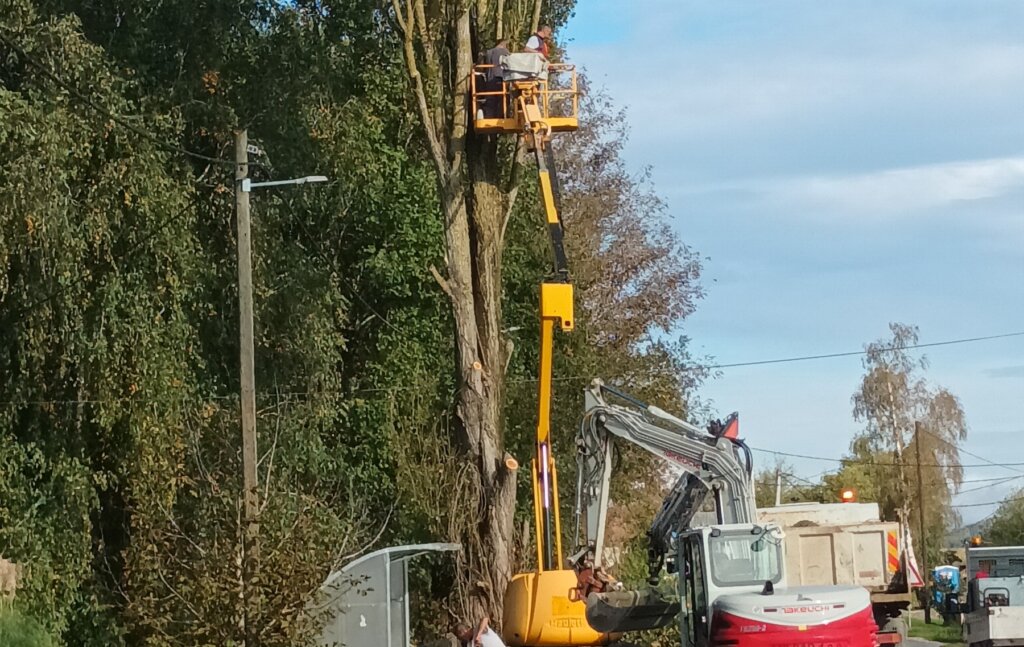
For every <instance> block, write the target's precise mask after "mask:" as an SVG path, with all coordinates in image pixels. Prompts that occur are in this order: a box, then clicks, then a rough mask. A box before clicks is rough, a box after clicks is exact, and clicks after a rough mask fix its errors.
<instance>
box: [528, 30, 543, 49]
mask: <svg viewBox="0 0 1024 647" xmlns="http://www.w3.org/2000/svg"><path fill="white" fill-rule="evenodd" d="M526 46H527V47H529V48H530V49H533V50H537V51H538V52H539V51H540V37H539V36H537V34H534V35H533V36H530V39H529V40H527V41H526Z"/></svg>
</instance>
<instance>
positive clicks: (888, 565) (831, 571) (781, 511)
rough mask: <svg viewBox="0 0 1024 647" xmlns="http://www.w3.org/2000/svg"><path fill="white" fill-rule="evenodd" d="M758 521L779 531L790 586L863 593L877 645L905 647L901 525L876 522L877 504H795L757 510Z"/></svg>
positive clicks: (906, 590) (908, 595)
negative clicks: (838, 587)
mask: <svg viewBox="0 0 1024 647" xmlns="http://www.w3.org/2000/svg"><path fill="white" fill-rule="evenodd" d="M758 520H759V521H760V522H761V523H774V524H777V525H778V526H780V527H781V528H782V529H783V532H784V533H785V535H786V541H785V561H786V572H787V573H788V575H789V582H790V584H793V585H804V586H807V585H810V586H823V585H824V586H828V585H839V584H845V585H855V586H862V587H864V588H865V589H867V590H868V592H869V593H870V596H871V609H872V613H873V615H874V619H875V623H876V624H877V625H878V641H879V643H880V644H883V645H884V644H890V645H892V644H899V643H901V642H903V640H904V639H905V638H906V635H907V623H906V620H905V619H904V617H903V616H904V613H905V612H906V611H907V610H908V609H909V608H910V603H911V599H912V591H911V587H910V586H909V584H908V580H907V577H906V569H905V568H904V564H905V558H904V552H903V541H902V537H903V533H902V529H901V527H900V524H899V523H896V522H888V521H880V515H879V510H878V504H877V503H794V504H787V505H781V506H776V507H772V508H761V509H759V510H758Z"/></svg>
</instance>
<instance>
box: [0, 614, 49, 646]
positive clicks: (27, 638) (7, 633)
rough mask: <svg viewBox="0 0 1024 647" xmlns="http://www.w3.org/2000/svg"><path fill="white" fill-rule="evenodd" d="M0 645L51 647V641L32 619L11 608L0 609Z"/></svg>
mask: <svg viewBox="0 0 1024 647" xmlns="http://www.w3.org/2000/svg"><path fill="white" fill-rule="evenodd" d="M0 645H3V646H4V647H53V641H51V640H50V637H49V636H48V635H47V634H46V632H45V631H44V630H43V628H42V627H40V626H39V624H38V623H36V622H35V621H34V620H32V619H31V618H29V617H27V616H23V615H21V614H20V613H18V612H17V611H14V610H13V609H0Z"/></svg>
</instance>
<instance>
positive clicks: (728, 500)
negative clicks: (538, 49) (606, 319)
mask: <svg viewBox="0 0 1024 647" xmlns="http://www.w3.org/2000/svg"><path fill="white" fill-rule="evenodd" d="M501 67H502V70H501V72H502V74H501V81H500V83H498V84H497V85H496V86H495V84H493V83H488V82H487V81H486V79H487V78H488V77H491V78H493V76H494V75H493V74H492V72H493V70H491V68H490V66H488V65H478V66H475V67H474V70H473V74H472V76H471V79H470V84H471V85H470V88H471V95H472V100H473V113H472V114H473V115H474V117H475V118H474V120H473V127H474V130H475V132H476V133H477V134H478V135H482V136H490V135H494V136H497V135H502V134H507V135H515V136H517V137H521V138H522V139H523V141H524V142H525V144H526V148H527V150H528V151H529V152H532V153H534V156H535V158H536V162H537V174H538V182H539V185H540V195H541V200H542V202H543V206H544V218H545V224H546V227H547V230H548V233H549V235H550V240H551V247H552V254H553V262H552V272H551V274H550V276H549V277H548V278H547V279H546V280H545V281H543V282H542V283H541V286H540V333H541V334H540V366H539V373H538V398H537V402H538V410H537V432H536V446H535V456H534V458H533V461H532V466H531V475H532V485H533V509H534V528H535V532H536V539H537V541H536V549H537V554H536V559H537V562H536V569H535V570H533V571H530V572H527V573H519V574H516V575H514V576H513V577H512V579H511V581H510V583H509V585H508V589H507V590H506V593H505V603H504V609H503V611H504V621H503V626H502V634H503V636H504V638H505V640H506V642H507V643H508V644H509V645H511V647H598V646H604V645H610V644H612V643H614V642H616V641H618V640H619V639H620V638H621V637H622V636H623V634H624V633H625V632H630V631H639V630H644V629H654V628H658V627H664V626H667V625H668V624H671V623H672V622H674V621H675V619H676V618H677V617H678V618H681V623H680V633H681V643H682V645H683V647H691V646H692V647H712V646H714V647H717V646H722V647H725V646H727V645H728V646H735V645H740V644H742V645H744V647H746V646H748V645H749V646H750V647H761V646H762V645H764V646H765V647H769V646H771V647H774V646H776V645H777V646H778V647H869V646H872V647H873V644H874V635H875V625H874V622H873V620H872V619H871V610H870V600H869V599H868V596H867V591H865V590H864V589H858V588H856V587H846V588H842V587H817V589H813V588H810V587H805V588H803V589H800V590H797V589H791V590H789V591H785V590H784V586H785V574H784V571H783V568H784V567H783V563H782V553H781V540H782V533H781V530H780V529H779V528H778V527H773V526H771V525H757V524H756V523H755V520H756V517H755V513H754V502H753V501H754V500H753V488H752V485H751V477H750V473H751V464H752V461H751V458H750V453H749V451H748V450H746V446H745V445H743V443H742V441H740V440H739V439H738V437H737V430H738V420H737V419H736V418H735V417H732V418H730V419H728V420H727V421H726V422H725V423H723V424H718V425H715V426H713V427H712V428H711V431H710V432H704V431H703V430H700V429H698V428H696V427H694V426H692V425H689V424H688V423H686V422H684V421H682V420H680V419H678V418H676V417H674V416H671V415H670V414H668V413H666V412H664V411H661V410H660V409H657V408H656V407H652V406H648V405H645V404H643V403H642V402H640V401H638V400H636V399H634V398H631V397H630V396H628V395H626V394H623V393H619V392H616V391H614V390H613V389H611V388H609V387H607V386H604V385H603V384H601V383H600V382H595V384H594V385H592V387H591V388H590V389H589V390H588V391H587V393H586V404H587V410H586V413H585V415H584V418H583V422H582V425H581V432H580V437H579V439H578V442H577V451H578V457H579V458H578V466H579V476H578V478H579V480H578V482H577V496H578V497H579V500H578V503H577V510H579V511H580V513H579V516H578V519H582V515H583V513H582V510H583V509H584V508H585V509H586V517H585V519H586V521H585V525H586V529H587V531H586V534H587V537H586V541H585V542H584V543H583V545H582V546H581V548H580V549H579V550H577V551H576V552H574V554H573V555H572V556H571V557H570V559H568V560H566V559H565V558H564V555H563V552H562V531H561V519H560V514H559V496H558V475H557V470H556V465H555V459H554V455H553V453H552V447H551V400H552V357H553V346H554V331H555V328H556V327H557V328H559V329H561V330H562V331H563V332H569V331H572V330H573V328H574V323H575V322H574V303H573V286H572V283H571V282H570V275H569V265H568V259H567V256H566V253H565V248H564V244H563V238H564V230H563V226H562V220H561V216H560V213H559V201H560V195H559V193H560V192H559V188H558V187H559V185H558V178H557V174H556V172H555V157H554V152H553V150H552V147H551V138H552V135H553V134H554V133H566V132H574V131H576V130H577V129H578V128H579V118H578V88H577V80H576V72H575V68H574V66H572V65H565V64H552V63H549V62H548V61H547V60H545V59H544V58H543V57H541V56H540V55H538V54H530V53H523V54H510V55H507V56H505V57H503V59H502V61H501ZM478 107H479V109H477V108H478ZM607 397H614V398H617V399H618V400H620V401H622V402H625V403H626V404H627V405H629V406H626V407H624V406H622V405H616V404H611V403H609V402H607V400H606V398H607ZM616 438H617V439H620V440H627V441H629V442H632V443H634V444H636V445H638V446H639V447H642V448H644V449H646V450H648V451H651V452H653V453H654V454H656V455H658V456H660V457H662V458H664V459H666V460H668V461H669V462H670V463H671V464H673V465H675V466H676V467H677V468H679V469H680V470H681V471H682V473H683V475H682V476H681V477H680V479H679V480H678V481H677V482H676V484H675V486H674V487H673V488H672V490H671V492H670V494H669V496H668V498H667V499H666V501H665V503H664V505H663V507H662V509H661V511H660V512H659V514H658V515H657V517H656V519H655V521H654V524H653V525H652V527H651V530H650V532H649V533H648V538H649V540H650V551H649V552H650V559H649V566H650V578H649V580H648V585H649V586H648V587H647V588H645V589H643V590H640V591H627V590H624V589H623V587H622V584H621V583H620V582H617V581H616V580H615V578H613V577H611V575H610V574H609V573H607V571H606V569H604V567H603V564H602V557H603V548H604V546H603V542H604V527H605V517H606V513H607V509H608V503H609V490H608V486H609V483H610V479H611V470H612V460H611V458H612V445H613V439H616ZM709 500H710V501H711V502H712V503H713V504H714V510H715V518H714V519H713V520H711V521H710V522H709V523H703V522H702V523H701V524H700V525H694V524H695V518H696V517H697V516H698V514H699V513H700V511H701V509H702V508H703V507H704V505H705V503H706V502H708V501H709ZM665 570H667V571H669V572H678V573H679V575H680V577H679V582H680V587H679V588H680V591H679V593H680V595H679V600H671V599H667V598H665V597H662V595H661V594H660V593H658V592H657V591H656V589H655V587H654V585H655V584H657V583H658V581H659V580H660V577H661V573H662V572H663V571H665ZM775 587H779V589H782V590H778V589H776V588H775ZM865 614H866V615H865ZM865 618H866V621H865Z"/></svg>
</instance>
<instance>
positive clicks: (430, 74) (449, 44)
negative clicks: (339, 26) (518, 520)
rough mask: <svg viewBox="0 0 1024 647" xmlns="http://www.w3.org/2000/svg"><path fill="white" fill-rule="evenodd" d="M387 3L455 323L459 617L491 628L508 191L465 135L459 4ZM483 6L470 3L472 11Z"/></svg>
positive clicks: (479, 144) (468, 57) (509, 470)
mask: <svg viewBox="0 0 1024 647" xmlns="http://www.w3.org/2000/svg"><path fill="white" fill-rule="evenodd" d="M534 1H535V0H521V2H523V3H525V2H530V3H531V4H532V3H533V2H534ZM392 5H393V8H394V10H395V18H396V21H397V23H398V26H399V29H400V30H401V31H402V33H403V35H404V37H405V43H404V45H405V47H404V56H405V62H406V67H407V69H408V72H409V79H410V83H411V86H412V89H413V91H414V93H415V99H416V104H417V108H418V111H419V117H420V121H421V123H422V125H423V130H424V132H425V135H426V140H427V146H428V150H429V152H430V156H431V159H432V161H433V163H434V167H435V170H436V172H437V182H438V187H439V193H440V196H441V202H442V205H441V206H442V209H443V213H444V219H445V222H444V225H445V227H444V235H445V248H446V268H445V269H446V274H447V276H446V277H442V276H440V275H439V274H435V276H436V278H437V279H438V282H439V283H440V284H441V287H442V289H443V290H444V291H445V292H446V294H447V295H448V297H449V299H450V300H451V305H452V314H453V319H454V325H455V350H456V366H457V371H458V381H459V390H458V392H457V395H456V401H455V414H456V421H455V422H456V424H455V425H454V432H453V433H454V434H455V436H456V440H458V441H459V442H458V444H459V446H460V447H461V449H462V451H464V452H465V458H466V461H467V462H468V463H469V464H471V465H472V466H473V468H474V470H475V474H476V477H477V479H478V482H477V486H478V487H477V492H478V501H477V502H476V507H475V509H474V512H475V516H474V517H473V520H472V522H471V523H468V524H466V527H465V528H464V529H463V531H462V532H463V536H461V537H458V538H457V539H459V540H460V541H462V543H463V546H464V549H465V551H466V552H465V560H466V569H465V570H466V573H465V576H466V578H467V581H466V584H467V585H468V590H469V593H470V595H469V601H468V605H469V608H468V609H465V610H464V611H465V612H467V613H468V614H469V616H470V620H473V621H475V620H476V619H477V618H479V617H481V616H482V615H487V616H489V617H490V618H491V620H492V622H493V623H494V624H495V625H496V626H499V627H500V625H501V615H502V602H503V598H504V595H505V588H506V587H507V585H508V582H509V580H510V579H511V577H512V569H513V563H512V559H513V553H514V545H513V517H514V513H515V507H516V471H515V468H514V467H509V464H510V462H509V461H506V454H505V450H504V442H503V438H504V434H503V429H502V406H503V403H504V399H505V375H504V371H505V344H504V340H503V335H502V313H501V292H502V275H501V260H502V252H503V251H504V240H503V236H504V224H505V218H506V214H507V212H508V206H509V203H510V202H511V201H512V199H513V198H512V195H514V187H513V188H512V194H511V195H510V194H509V192H508V191H506V190H503V189H502V187H501V182H500V179H501V176H502V173H501V168H500V165H499V163H498V159H499V150H498V145H497V141H496V138H495V136H490V137H489V138H485V137H479V138H475V139H474V138H473V135H472V133H471V132H470V130H469V120H470V118H471V110H473V106H471V105H470V103H469V89H470V75H471V74H472V63H473V54H474V52H473V44H474V34H473V33H472V25H471V20H470V12H469V3H462V2H460V3H452V5H451V6H449V8H448V10H449V11H450V12H451V13H445V12H444V11H441V12H437V11H432V8H431V7H427V6H425V4H424V2H423V0H406V1H405V2H404V3H403V2H402V1H401V0H392ZM503 5H504V3H503ZM489 6H490V5H489V3H484V4H481V3H478V5H477V10H478V11H481V9H480V7H484V8H485V9H487V7H489ZM433 9H436V7H433ZM493 11H494V10H493V8H491V9H488V10H487V14H488V15H486V16H478V17H477V21H478V23H486V24H488V25H493V26H494V28H495V29H497V24H498V23H499V22H500V20H499V19H498V17H497V16H496V15H492V14H493ZM477 36H478V38H477V39H476V40H480V38H479V34H478V35H477ZM491 38H492V37H487V38H484V39H483V40H484V41H488V42H489V41H490V39H491ZM442 52H443V54H444V55H441V54H442ZM441 61H449V63H448V65H450V67H448V68H445V67H442V65H444V64H445V63H442V62H441ZM514 176H515V174H514V173H513V174H510V177H514ZM513 464H514V463H513Z"/></svg>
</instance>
